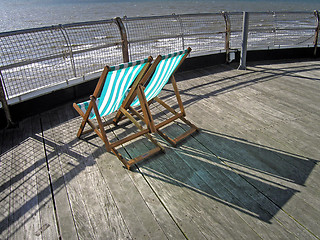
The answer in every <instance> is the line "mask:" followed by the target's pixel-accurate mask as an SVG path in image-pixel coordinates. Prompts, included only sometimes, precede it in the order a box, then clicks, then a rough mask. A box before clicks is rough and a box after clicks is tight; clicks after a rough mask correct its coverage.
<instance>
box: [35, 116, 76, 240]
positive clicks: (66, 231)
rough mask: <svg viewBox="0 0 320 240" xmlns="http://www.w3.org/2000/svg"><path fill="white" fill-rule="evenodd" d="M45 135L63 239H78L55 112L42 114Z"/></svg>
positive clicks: (58, 221)
mask: <svg viewBox="0 0 320 240" xmlns="http://www.w3.org/2000/svg"><path fill="white" fill-rule="evenodd" d="M41 119H42V126H43V129H44V131H43V137H44V143H45V150H46V155H47V156H46V158H47V159H46V160H47V162H48V167H49V170H50V172H49V174H50V175H49V177H50V181H51V185H52V190H53V194H54V201H55V206H56V215H57V223H58V229H59V232H60V236H61V238H63V239H78V230H77V228H76V225H75V223H74V216H73V212H72V209H71V206H70V200H69V195H68V190H67V188H66V184H67V181H66V180H65V175H64V173H63V172H62V170H61V166H60V160H59V156H60V154H61V152H60V153H59V151H58V149H57V148H58V146H57V145H56V144H55V143H56V135H58V136H61V135H62V133H61V131H57V130H56V128H57V125H58V124H61V123H59V121H58V119H57V118H56V116H55V114H54V112H46V113H43V114H41Z"/></svg>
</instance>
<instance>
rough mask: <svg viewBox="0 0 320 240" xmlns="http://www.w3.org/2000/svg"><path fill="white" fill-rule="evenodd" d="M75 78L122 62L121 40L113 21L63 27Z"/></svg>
mask: <svg viewBox="0 0 320 240" xmlns="http://www.w3.org/2000/svg"><path fill="white" fill-rule="evenodd" d="M63 29H64V30H65V31H66V34H67V36H68V40H69V41H70V46H71V48H72V55H73V61H74V65H75V72H76V76H82V75H84V74H86V73H88V72H93V71H96V70H98V69H102V68H103V67H104V66H105V65H106V64H107V65H110V66H112V65H117V64H120V63H122V62H123V60H122V53H121V38H120V35H119V29H118V27H117V25H116V23H115V21H114V20H107V21H99V22H88V23H78V24H70V25H64V26H63Z"/></svg>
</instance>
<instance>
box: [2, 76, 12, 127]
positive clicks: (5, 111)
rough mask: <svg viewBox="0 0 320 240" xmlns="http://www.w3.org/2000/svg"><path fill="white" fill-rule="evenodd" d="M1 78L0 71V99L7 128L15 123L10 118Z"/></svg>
mask: <svg viewBox="0 0 320 240" xmlns="http://www.w3.org/2000/svg"><path fill="white" fill-rule="evenodd" d="M2 80H3V78H2V74H1V72H0V101H1V104H2V107H3V110H4V113H5V115H6V118H7V128H8V127H12V126H14V125H15V124H14V122H13V121H12V118H11V113H10V110H9V105H8V102H7V99H6V94H5V90H4V85H3V84H2Z"/></svg>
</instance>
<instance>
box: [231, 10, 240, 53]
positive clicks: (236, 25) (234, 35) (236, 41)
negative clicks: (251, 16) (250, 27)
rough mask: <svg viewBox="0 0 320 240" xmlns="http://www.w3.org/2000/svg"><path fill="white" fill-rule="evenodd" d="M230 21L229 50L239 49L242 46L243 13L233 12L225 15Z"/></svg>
mask: <svg viewBox="0 0 320 240" xmlns="http://www.w3.org/2000/svg"><path fill="white" fill-rule="evenodd" d="M227 14H228V15H229V19H230V25H231V27H230V28H231V37H230V48H231V49H240V48H241V44H242V21H243V20H242V19H243V13H241V12H233V13H227Z"/></svg>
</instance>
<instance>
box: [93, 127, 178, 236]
mask: <svg viewBox="0 0 320 240" xmlns="http://www.w3.org/2000/svg"><path fill="white" fill-rule="evenodd" d="M120 124H123V123H120ZM131 128H132V126H129V125H128V126H126V129H125V132H123V131H122V129H120V128H119V129H118V130H119V131H120V132H118V131H117V130H116V131H115V133H116V135H117V137H123V136H124V135H127V134H128V133H132V130H131ZM134 128H135V127H133V129H134ZM117 132H118V133H119V134H117ZM111 137H112V136H110V139H111ZM113 138H114V137H113ZM119 151H120V152H121V154H122V155H124V156H125V157H129V156H128V155H127V153H126V152H125V151H124V149H123V148H120V149H119ZM106 154H109V153H106ZM139 154H141V152H140V153H139ZM109 161H110V164H111V165H109V169H107V168H106V167H105V166H106V165H105V164H106V162H102V161H101V162H99V166H100V165H101V164H104V165H103V166H104V167H103V170H104V172H105V173H106V174H108V175H109V177H108V181H109V182H110V184H109V186H110V190H111V192H112V194H113V196H114V198H115V200H116V202H117V205H118V207H119V210H120V211H121V213H122V216H123V218H124V221H125V223H126V225H127V226H128V229H129V231H130V233H131V235H132V236H133V237H134V238H138V239H140V238H141V239H166V238H167V235H166V234H167V233H165V232H164V231H163V229H162V225H161V222H162V221H163V219H161V218H159V219H158V217H157V215H154V214H157V212H153V211H152V209H150V208H149V206H150V205H148V203H149V202H150V201H152V200H151V199H155V200H157V198H156V197H155V196H154V193H153V192H152V191H150V190H149V191H147V192H148V193H150V194H152V195H150V196H147V199H145V197H146V196H144V197H143V196H142V195H141V192H139V190H138V189H137V186H136V183H135V182H133V181H134V180H139V181H144V179H143V178H141V176H133V175H132V174H134V175H140V173H139V172H134V173H133V172H129V171H127V170H125V169H124V168H123V167H120V166H121V162H120V161H119V160H118V159H117V158H114V157H113V158H112V159H110V160H109ZM113 162H114V164H112V163H113ZM110 167H111V168H112V169H111V171H110ZM119 167H120V168H119ZM110 174H111V176H112V177H111V178H110ZM111 180H112V181H111ZM140 184H143V185H144V186H145V187H149V186H147V184H146V183H144V182H140ZM134 206H135V207H134ZM159 206H161V205H159ZM160 211H161V213H162V214H163V211H165V209H161V210H160ZM159 217H161V216H159ZM165 217H166V219H169V217H168V216H165ZM169 220H171V219H169ZM166 224H169V225H170V224H173V225H174V223H173V222H171V223H170V222H169V223H166ZM174 227H176V226H174ZM176 231H177V230H176V229H174V230H172V229H171V230H170V232H169V233H168V234H169V236H170V235H173V236H179V235H178V234H179V232H178V234H177V233H176ZM179 238H181V236H179Z"/></svg>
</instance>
